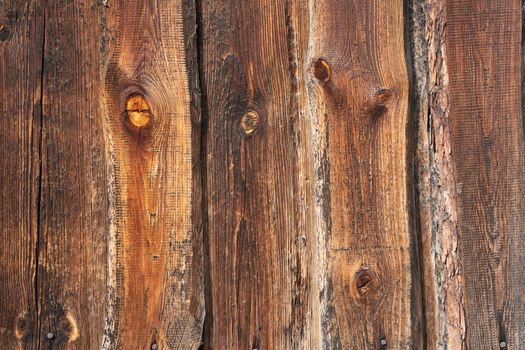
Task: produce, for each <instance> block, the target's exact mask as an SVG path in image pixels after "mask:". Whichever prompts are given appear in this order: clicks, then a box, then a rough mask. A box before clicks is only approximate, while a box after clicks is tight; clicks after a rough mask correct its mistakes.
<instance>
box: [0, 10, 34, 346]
mask: <svg viewBox="0 0 525 350" xmlns="http://www.w3.org/2000/svg"><path fill="white" fill-rule="evenodd" d="M41 14H42V9H41V7H40V6H38V2H37V1H3V2H2V3H1V4H0V114H1V115H2V120H3V123H2V127H0V142H1V144H2V147H0V239H1V241H2V244H0V283H1V285H2V288H0V348H2V349H16V348H23V347H27V348H33V347H34V346H35V344H36V342H37V340H36V339H35V338H37V334H36V333H35V320H36V315H37V308H36V298H35V297H36V289H35V274H36V244H37V230H38V228H37V227H38V198H39V188H40V185H39V176H40V162H39V157H40V127H41V108H40V107H41V106H40V94H41V85H40V80H41V79H40V74H41V69H42V41H43V35H42V31H41V27H42V16H41Z"/></svg>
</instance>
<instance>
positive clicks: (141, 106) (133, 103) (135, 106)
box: [126, 94, 151, 129]
mask: <svg viewBox="0 0 525 350" xmlns="http://www.w3.org/2000/svg"><path fill="white" fill-rule="evenodd" d="M126 117H127V121H128V123H129V124H130V125H131V126H133V127H135V128H137V129H142V128H147V127H148V126H149V125H150V123H151V108H150V106H149V104H148V102H147V101H146V99H145V98H144V96H142V95H139V94H133V95H130V96H129V97H128V99H127V101H126Z"/></svg>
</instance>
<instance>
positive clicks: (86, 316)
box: [37, 0, 109, 349]
mask: <svg viewBox="0 0 525 350" xmlns="http://www.w3.org/2000/svg"><path fill="white" fill-rule="evenodd" d="M42 6H44V7H45V14H44V26H43V28H40V29H39V30H41V31H43V32H44V33H45V39H44V60H43V63H44V70H43V76H42V84H43V87H42V89H43V95H42V141H41V142H42V145H41V158H42V159H41V161H42V168H41V169H42V170H41V171H42V175H41V176H42V179H41V181H42V188H41V194H40V213H39V223H40V224H39V246H38V272H37V282H38V283H37V286H38V332H39V333H38V334H39V341H40V345H39V348H50V349H51V348H52V349H64V348H68V349H94V348H98V347H100V344H101V339H102V335H103V333H104V324H105V319H104V305H105V295H106V287H105V282H106V278H107V273H106V270H107V267H106V254H107V238H108V219H109V218H108V198H107V184H108V178H107V172H106V166H105V165H106V152H105V141H104V125H103V118H102V113H101V108H100V100H101V88H102V85H101V74H100V57H101V56H103V55H104V52H103V48H102V47H101V41H102V31H103V30H104V28H103V27H101V25H100V24H101V19H102V15H103V13H104V12H105V11H106V8H105V7H104V6H102V4H97V3H93V4H91V3H89V2H83V1H66V2H64V1H51V0H50V1H45V2H42Z"/></svg>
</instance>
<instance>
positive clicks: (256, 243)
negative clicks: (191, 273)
mask: <svg viewBox="0 0 525 350" xmlns="http://www.w3.org/2000/svg"><path fill="white" fill-rule="evenodd" d="M306 10H307V7H306V3H305V2H302V3H301V2H283V1H277V0H262V1H253V0H250V1H245V2H238V1H234V0H226V1H215V0H204V1H202V4H201V6H200V11H199V12H200V18H201V22H202V23H201V25H202V26H201V28H202V29H201V35H200V36H201V39H202V43H201V45H202V47H201V49H202V67H201V69H202V72H203V77H202V78H203V82H204V86H203V90H204V93H205V97H206V101H207V104H206V106H207V110H206V115H207V125H208V128H207V138H206V146H207V150H206V154H207V181H206V184H207V208H208V231H209V233H208V235H209V255H210V257H209V259H210V279H209V280H210V291H211V293H210V300H209V303H208V305H207V317H209V318H210V321H208V322H209V323H210V325H209V327H208V328H207V331H208V332H209V333H210V334H209V335H208V336H207V337H206V344H205V348H213V349H303V348H318V347H319V344H318V341H319V336H318V333H317V332H316V331H315V328H316V327H317V326H316V325H314V324H313V322H314V321H313V319H314V317H315V313H316V311H315V306H314V305H310V303H311V302H312V301H313V300H315V299H317V298H318V294H317V293H318V292H317V291H316V286H315V283H312V280H314V281H315V275H313V273H312V266H314V264H315V259H313V258H314V257H315V249H314V245H315V237H314V236H313V235H312V234H313V231H312V230H311V229H310V227H311V225H312V221H311V220H312V217H311V212H310V210H311V209H310V208H311V206H309V203H308V201H309V200H311V185H310V183H311V182H310V181H311V179H312V177H313V176H312V174H310V172H311V171H312V168H311V167H310V164H311V162H310V160H311V157H310V155H309V154H308V153H306V151H305V150H307V149H308V147H309V146H308V143H309V136H308V135H309V130H310V125H309V123H308V121H307V119H305V118H307V117H308V116H307V115H306V114H304V113H302V112H301V110H300V108H299V104H300V103H301V101H303V100H304V98H305V95H304V94H305V88H304V82H302V81H300V77H302V76H303V72H302V71H301V69H302V65H300V64H301V62H299V61H300V60H301V59H302V57H303V56H304V54H305V52H306V47H307V46H306V45H307V40H306V36H307V32H306V31H303V28H305V23H304V22H301V21H302V20H303V19H304V20H306V19H307V18H308V17H307V15H308V13H307V12H306ZM300 16H305V17H303V18H301V17H300ZM294 26H295V27H294ZM317 322H319V321H318V320H317Z"/></svg>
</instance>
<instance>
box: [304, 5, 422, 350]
mask: <svg viewBox="0 0 525 350" xmlns="http://www.w3.org/2000/svg"><path fill="white" fill-rule="evenodd" d="M310 8H311V9H312V13H311V14H310V19H311V24H310V26H311V27H310V33H311V36H310V50H309V62H311V66H310V68H311V74H310V76H309V77H310V84H309V87H310V106H309V108H310V113H311V114H312V115H313V116H314V118H315V120H314V131H315V132H314V140H315V143H316V149H315V162H316V163H315V166H316V174H317V177H316V184H317V188H316V208H317V220H318V222H317V234H318V236H319V242H320V245H319V255H320V258H319V263H318V265H319V268H320V272H319V274H320V279H321V282H320V283H321V285H320V298H321V325H322V327H323V328H322V333H323V346H324V347H325V348H330V349H386V348H387V347H388V348H392V349H404V348H415V349H421V348H423V344H422V339H423V338H422V336H421V329H420V328H421V323H422V322H421V319H420V317H421V315H420V312H421V311H420V306H419V304H420V295H419V279H418V268H417V263H416V262H415V261H414V260H413V257H412V255H413V254H414V253H416V248H415V244H414V227H413V226H414V225H413V217H412V215H413V208H412V206H413V194H412V183H411V181H412V176H413V174H412V170H411V162H410V158H411V157H412V151H411V145H410V142H409V139H408V132H409V129H408V125H409V121H410V120H409V111H408V97H409V96H408V95H409V79H408V75H407V68H406V63H405V59H406V58H405V56H404V52H405V42H404V5H403V1H401V0H395V1H348V2H345V3H341V2H339V1H334V0H318V1H312V2H311V5H310Z"/></svg>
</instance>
